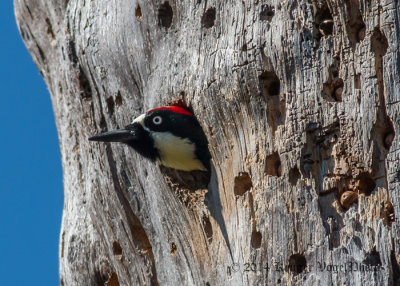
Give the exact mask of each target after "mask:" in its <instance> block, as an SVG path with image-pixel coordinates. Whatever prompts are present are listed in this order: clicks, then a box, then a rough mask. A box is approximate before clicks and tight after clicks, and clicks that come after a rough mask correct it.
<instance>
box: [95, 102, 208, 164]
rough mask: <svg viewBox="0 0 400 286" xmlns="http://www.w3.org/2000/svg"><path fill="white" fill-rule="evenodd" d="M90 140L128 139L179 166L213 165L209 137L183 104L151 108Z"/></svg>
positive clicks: (156, 158) (150, 156)
mask: <svg viewBox="0 0 400 286" xmlns="http://www.w3.org/2000/svg"><path fill="white" fill-rule="evenodd" d="M89 140H90V141H102V142H121V143H125V144H127V145H129V146H130V147H132V148H133V149H135V150H136V152H138V153H139V154H140V155H142V156H144V157H146V158H148V159H150V160H152V161H157V162H158V163H159V164H161V165H164V166H166V167H169V168H174V169H177V170H182V171H194V170H201V171H207V170H209V169H210V158H211V155H210V152H209V150H208V142H207V138H206V136H205V135H204V132H203V130H202V128H201V126H200V124H199V122H198V121H197V119H196V118H195V117H194V115H193V114H192V113H191V112H190V111H188V110H187V109H185V108H183V107H180V106H165V107H160V108H156V109H152V110H149V111H147V112H146V113H145V114H142V115H140V116H138V117H137V118H135V119H134V120H133V122H132V123H131V124H129V125H128V126H126V127H125V128H124V129H120V130H114V131H109V132H104V133H100V134H98V135H96V136H93V137H90V138H89Z"/></svg>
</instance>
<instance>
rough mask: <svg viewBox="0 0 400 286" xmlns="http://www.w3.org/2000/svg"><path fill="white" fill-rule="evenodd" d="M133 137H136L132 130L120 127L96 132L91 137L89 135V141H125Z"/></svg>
mask: <svg viewBox="0 0 400 286" xmlns="http://www.w3.org/2000/svg"><path fill="white" fill-rule="evenodd" d="M134 139H136V135H135V131H134V130H128V129H120V130H114V131H109V132H104V133H100V134H97V135H95V136H93V137H90V138H89V141H101V142H122V143H126V142H128V141H131V140H134Z"/></svg>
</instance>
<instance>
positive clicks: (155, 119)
mask: <svg viewBox="0 0 400 286" xmlns="http://www.w3.org/2000/svg"><path fill="white" fill-rule="evenodd" d="M153 123H154V124H155V125H160V124H161V123H162V118H161V116H154V117H153Z"/></svg>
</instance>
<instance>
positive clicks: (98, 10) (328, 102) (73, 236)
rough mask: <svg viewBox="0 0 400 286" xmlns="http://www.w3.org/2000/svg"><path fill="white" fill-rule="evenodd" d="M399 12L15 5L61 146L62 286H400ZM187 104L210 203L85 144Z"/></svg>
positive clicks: (44, 1) (186, 178)
mask: <svg viewBox="0 0 400 286" xmlns="http://www.w3.org/2000/svg"><path fill="white" fill-rule="evenodd" d="M399 5H400V4H399V2H398V1H397V0H386V1H378V2H376V1H368V0H360V2H359V1H358V0H346V1H326V2H324V1H320V2H317V1H315V0H313V1H295V0H289V1H258V0H254V1H216V0H215V1H201V0H198V1H173V0H169V1H168V2H162V1H136V0H133V1H132V0H129V1H125V0H122V1H85V0H69V1H68V0H53V1H48V0H15V9H16V16H17V20H18V24H19V28H20V32H21V35H22V37H23V39H24V41H25V43H26V45H27V47H28V49H29V51H30V52H31V54H32V57H33V59H34V61H35V63H36V64H37V66H38V68H39V70H40V71H41V73H42V74H43V77H44V79H45V81H46V83H47V86H48V88H49V90H50V93H51V98H52V101H53V107H54V112H55V117H56V121H57V126H58V132H59V138H60V148H61V154H62V162H63V168H64V185H65V204H64V214H63V222H62V229H61V236H60V276H61V277H60V279H61V284H62V285H109V286H110V285H157V284H159V285H228V284H229V285H266V284H270V285H277V284H279V283H280V284H281V285H285V284H290V285H330V284H333V285H344V284H346V285H399V283H400V267H399V262H400V252H399V249H400V233H399V226H400V224H399V220H398V218H396V215H397V214H398V213H399V211H400V199H399V193H400V184H399V182H400V168H399V160H398V158H399V156H400V154H399V153H400V151H399V150H400V149H399V147H400V145H399V139H398V136H395V134H396V135H397V134H399V130H398V129H399V121H398V120H399V112H400V73H399V72H400V52H399V45H400V24H399V19H400V6H399ZM332 22H333V23H332ZM332 25H333V27H332ZM177 101H180V102H181V103H182V102H184V103H186V104H187V105H188V106H190V107H191V108H192V109H193V111H194V113H195V114H196V116H197V118H198V120H199V122H200V123H201V125H202V126H203V128H204V131H205V133H206V135H207V137H208V140H209V143H210V151H211V154H212V157H213V165H214V168H213V171H212V173H211V182H210V184H209V186H208V192H207V194H206V191H207V190H206V189H205V188H204V187H202V186H200V187H196V186H194V184H195V182H193V180H197V178H198V174H183V173H179V174H177V173H176V172H171V171H170V170H165V169H164V168H159V167H158V166H156V165H154V164H152V163H151V162H149V161H146V160H144V159H143V158H141V157H140V156H139V155H137V154H136V153H135V152H134V151H133V150H131V149H129V148H128V147H125V146H122V145H118V144H114V145H109V144H98V143H92V142H88V140H87V138H88V137H89V136H91V135H93V134H96V133H98V132H99V131H101V130H109V129H114V128H117V127H122V126H124V125H126V124H128V123H129V122H130V121H131V119H132V118H133V117H134V116H137V115H139V114H140V113H142V112H144V111H145V110H146V109H149V108H153V107H157V106H161V105H166V104H170V103H173V102H177ZM191 180H192V181H191ZM202 182H203V181H202ZM200 185H201V184H200ZM193 189H195V190H193ZM253 263H254V264H253ZM350 263H353V264H352V265H350ZM304 265H306V266H307V267H306V268H305V269H303V266H304ZM323 266H327V267H326V268H324V269H321V268H320V267H323ZM345 266H346V267H347V268H346V269H345V268H344V267H345ZM350 266H352V267H353V268H352V269H349V268H348V267H350ZM334 267H337V269H336V268H334ZM355 267H357V269H356V268H355ZM361 268H362V269H361ZM336 270H337V271H336ZM351 270H353V271H351Z"/></svg>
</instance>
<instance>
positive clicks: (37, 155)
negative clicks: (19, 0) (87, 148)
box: [0, 0, 63, 286]
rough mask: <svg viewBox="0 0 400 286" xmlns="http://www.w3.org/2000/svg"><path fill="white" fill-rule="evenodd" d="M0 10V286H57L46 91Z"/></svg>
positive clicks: (7, 5)
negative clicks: (0, 162)
mask: <svg viewBox="0 0 400 286" xmlns="http://www.w3.org/2000/svg"><path fill="white" fill-rule="evenodd" d="M12 2H13V1H12V0H6V1H3V2H2V4H1V6H2V7H1V9H0V33H1V45H0V57H1V58H0V84H1V103H0V122H1V130H0V132H1V135H0V138H1V140H0V150H1V151H0V152H1V160H2V164H1V165H0V277H1V278H0V280H1V285H13V286H19V285H24V286H25V285H52V286H54V285H59V278H58V277H59V276H58V239H59V232H60V225H61V215H62V206H63V187H62V169H61V162H60V151H59V147H58V137H57V131H56V126H55V122H54V116H53V110H52V106H51V101H50V96H49V92H48V90H47V88H46V85H45V84H44V81H43V79H42V78H41V76H40V74H39V71H38V69H37V68H36V66H35V65H34V63H33V61H32V59H31V57H30V55H29V53H28V51H27V50H26V48H25V46H24V45H23V42H22V40H21V37H20V35H19V33H18V29H17V26H16V23H15V17H14V10H13V4H12Z"/></svg>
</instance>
